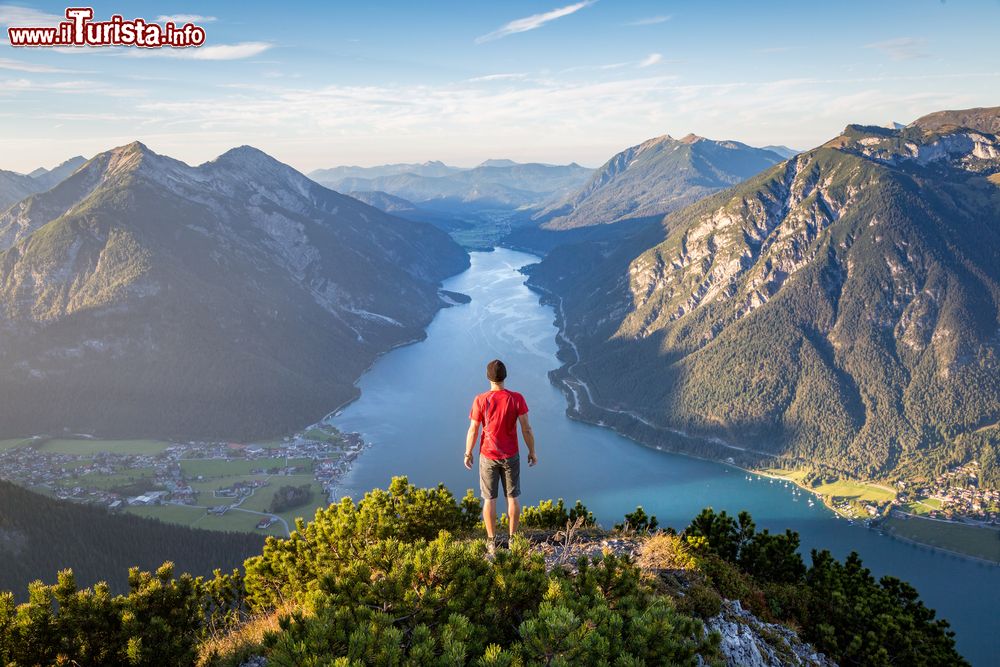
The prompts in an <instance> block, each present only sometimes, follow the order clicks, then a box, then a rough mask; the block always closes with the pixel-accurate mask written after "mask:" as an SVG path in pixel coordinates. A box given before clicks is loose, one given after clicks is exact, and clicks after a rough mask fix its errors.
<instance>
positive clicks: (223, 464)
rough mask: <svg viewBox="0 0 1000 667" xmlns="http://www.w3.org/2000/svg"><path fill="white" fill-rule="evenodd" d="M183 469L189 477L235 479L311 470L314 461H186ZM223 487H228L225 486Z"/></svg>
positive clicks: (275, 459)
mask: <svg viewBox="0 0 1000 667" xmlns="http://www.w3.org/2000/svg"><path fill="white" fill-rule="evenodd" d="M180 464H181V469H182V470H183V471H184V474H185V475H187V476H188V477H198V476H199V475H200V476H202V477H204V478H205V479H210V478H218V477H234V476H239V475H250V474H251V473H250V471H251V470H257V469H260V470H265V471H266V470H267V469H269V468H275V467H279V468H283V467H287V466H303V467H304V468H305V469H307V470H308V469H310V468H311V466H312V461H310V460H309V459H284V458H267V459H253V460H247V459H232V460H227V459H184V460H182V461H181V462H180ZM223 486H228V484H225V485H223Z"/></svg>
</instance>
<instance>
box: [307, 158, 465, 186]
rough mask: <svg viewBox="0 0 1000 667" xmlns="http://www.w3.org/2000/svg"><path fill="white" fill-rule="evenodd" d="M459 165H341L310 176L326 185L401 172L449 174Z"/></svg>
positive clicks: (313, 172) (431, 163)
mask: <svg viewBox="0 0 1000 667" xmlns="http://www.w3.org/2000/svg"><path fill="white" fill-rule="evenodd" d="M456 171H461V169H460V168H459V167H451V166H448V165H446V164H445V163H444V162H440V161H438V160H431V161H429V162H422V163H419V164H418V163H398V164H383V165H379V166H376V167H353V166H341V167H332V168H330V169H316V170H315V171H312V172H310V173H309V178H311V179H313V180H314V181H316V182H317V183H322V184H324V185H327V184H330V183H337V182H339V181H341V180H343V179H346V178H365V179H373V178H381V177H383V176H398V175H400V174H415V175H417V176H431V177H433V176H447V175H448V174H452V173H454V172H456Z"/></svg>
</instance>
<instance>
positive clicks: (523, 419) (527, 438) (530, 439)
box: [517, 413, 538, 466]
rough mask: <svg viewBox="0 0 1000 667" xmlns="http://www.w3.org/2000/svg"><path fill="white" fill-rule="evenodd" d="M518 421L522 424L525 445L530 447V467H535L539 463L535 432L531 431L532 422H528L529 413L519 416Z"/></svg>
mask: <svg viewBox="0 0 1000 667" xmlns="http://www.w3.org/2000/svg"><path fill="white" fill-rule="evenodd" d="M517 421H518V422H520V424H521V435H523V436H524V444H525V445H527V446H528V465H530V466H533V465H535V464H536V463H538V457H537V456H536V455H535V432H534V431H532V430H531V422H529V421H528V414H527V413H525V414H523V415H521V416H519V417H518V418H517Z"/></svg>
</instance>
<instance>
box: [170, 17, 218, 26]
mask: <svg viewBox="0 0 1000 667" xmlns="http://www.w3.org/2000/svg"><path fill="white" fill-rule="evenodd" d="M216 20H218V19H216V18H215V17H214V16H202V15H201V14H161V15H160V16H157V17H156V22H157V23H174V24H176V25H181V24H184V23H212V22H213V21H216Z"/></svg>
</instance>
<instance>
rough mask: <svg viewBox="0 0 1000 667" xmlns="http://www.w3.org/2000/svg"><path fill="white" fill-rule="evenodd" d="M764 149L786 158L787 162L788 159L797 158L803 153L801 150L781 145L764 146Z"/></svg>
mask: <svg viewBox="0 0 1000 667" xmlns="http://www.w3.org/2000/svg"><path fill="white" fill-rule="evenodd" d="M763 148H764V150H766V151H771V152H772V153H777V154H778V155H780V156H781V157H783V158H785V159H786V160H787V159H788V158H790V157H795V156H796V155H798V154H799V153H801V152H802V151H800V150H796V149H794V148H789V147H788V146H782V145H780V144H779V145H771V146H764V147H763Z"/></svg>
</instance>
